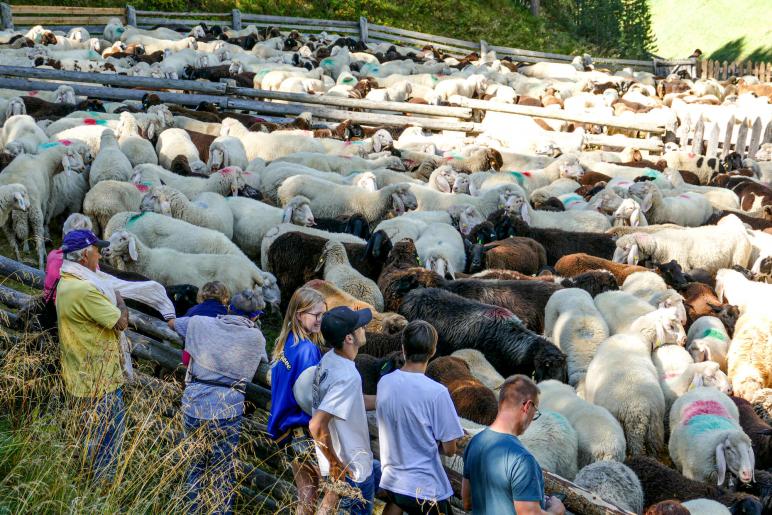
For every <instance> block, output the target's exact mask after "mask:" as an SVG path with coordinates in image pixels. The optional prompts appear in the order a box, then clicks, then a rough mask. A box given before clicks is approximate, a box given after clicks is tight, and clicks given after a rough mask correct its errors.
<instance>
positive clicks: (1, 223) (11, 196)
mask: <svg viewBox="0 0 772 515" xmlns="http://www.w3.org/2000/svg"><path fill="white" fill-rule="evenodd" d="M29 205H30V201H29V195H28V194H27V188H26V187H25V186H24V185H23V184H4V185H3V186H0V227H2V228H3V229H5V228H6V223H8V220H9V219H10V215H11V211H13V210H17V211H26V210H27V208H29Z"/></svg>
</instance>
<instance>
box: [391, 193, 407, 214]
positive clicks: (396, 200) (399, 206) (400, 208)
mask: <svg viewBox="0 0 772 515" xmlns="http://www.w3.org/2000/svg"><path fill="white" fill-rule="evenodd" d="M391 198H392V203H393V206H394V211H395V212H396V213H397V216H399V215H401V214H403V213H404V212H405V203H404V202H402V198H401V197H400V196H399V195H398V194H397V193H392V195H391Z"/></svg>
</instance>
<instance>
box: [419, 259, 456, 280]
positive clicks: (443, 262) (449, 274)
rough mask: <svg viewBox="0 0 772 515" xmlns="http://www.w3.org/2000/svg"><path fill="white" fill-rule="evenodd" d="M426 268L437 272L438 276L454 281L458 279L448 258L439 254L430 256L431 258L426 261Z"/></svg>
mask: <svg viewBox="0 0 772 515" xmlns="http://www.w3.org/2000/svg"><path fill="white" fill-rule="evenodd" d="M424 268H426V269H427V270H431V271H432V272H435V273H436V274H437V275H439V276H440V277H443V278H445V279H451V280H453V279H455V278H456V274H455V271H454V270H453V265H451V264H450V261H449V260H448V259H447V258H446V257H444V256H441V255H438V254H434V253H432V254H429V256H428V257H427V258H426V259H425V260H424Z"/></svg>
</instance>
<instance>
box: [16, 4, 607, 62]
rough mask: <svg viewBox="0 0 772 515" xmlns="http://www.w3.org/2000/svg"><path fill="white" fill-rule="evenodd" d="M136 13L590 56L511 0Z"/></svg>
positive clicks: (161, 7) (168, 7)
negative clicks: (363, 28)
mask: <svg viewBox="0 0 772 515" xmlns="http://www.w3.org/2000/svg"><path fill="white" fill-rule="evenodd" d="M24 3H25V4H39V5H79V6H91V7H112V6H123V5H125V3H124V2H120V1H115V0H74V1H73V0H53V1H52V0H43V1H41V0H32V1H25V2H24ZM131 5H133V6H134V7H136V8H137V9H143V10H145V9H147V10H155V11H187V12H196V11H201V12H227V11H230V9H233V8H234V7H235V8H238V9H240V10H242V11H243V12H250V13H258V14H273V15H280V16H300V17H311V18H323V19H340V20H356V19H358V18H359V16H365V17H367V19H368V20H369V21H371V22H373V23H377V24H381V25H389V26H392V27H398V28H402V29H409V30H417V31H421V32H427V33H430V34H437V35H443V36H448V37H454V38H458V39H464V40H470V41H478V40H480V39H485V40H486V41H488V42H489V43H492V44H497V45H503V46H510V47H516V48H524V49H528V50H537V51H542V52H557V53H563V54H572V55H573V54H576V53H579V52H582V51H591V50H592V48H591V45H588V44H587V43H586V42H582V41H581V40H579V39H577V38H576V37H575V36H572V35H571V34H570V33H569V32H568V31H566V30H565V29H563V28H562V27H561V26H559V25H558V24H557V23H553V22H551V21H550V20H547V19H545V18H536V17H534V16H532V15H531V14H530V13H529V12H528V10H527V9H526V8H525V7H522V6H521V5H519V4H517V3H515V2H513V1H512V0H482V1H476V0H446V1H442V2H440V1H438V0H391V1H387V0H319V1H310V0H236V1H235V2H233V1H222V0H192V1H190V2H188V1H185V0H135V1H133V2H131Z"/></svg>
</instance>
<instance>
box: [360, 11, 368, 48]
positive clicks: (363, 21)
mask: <svg viewBox="0 0 772 515" xmlns="http://www.w3.org/2000/svg"><path fill="white" fill-rule="evenodd" d="M359 40H360V41H361V42H362V43H367V18H365V17H364V16H360V17H359Z"/></svg>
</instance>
